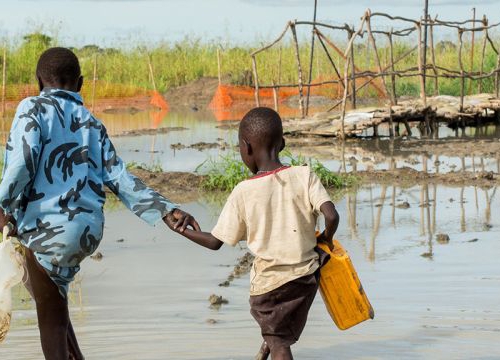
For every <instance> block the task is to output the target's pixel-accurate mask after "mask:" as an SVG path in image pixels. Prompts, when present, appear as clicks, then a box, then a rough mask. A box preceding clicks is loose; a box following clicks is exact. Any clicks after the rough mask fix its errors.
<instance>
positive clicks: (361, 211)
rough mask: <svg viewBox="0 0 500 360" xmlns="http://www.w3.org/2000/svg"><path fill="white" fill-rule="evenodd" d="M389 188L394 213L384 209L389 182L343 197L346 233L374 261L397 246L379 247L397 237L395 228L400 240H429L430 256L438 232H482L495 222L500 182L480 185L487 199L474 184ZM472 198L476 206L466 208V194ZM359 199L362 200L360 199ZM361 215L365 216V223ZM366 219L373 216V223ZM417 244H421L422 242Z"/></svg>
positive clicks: (467, 197)
mask: <svg viewBox="0 0 500 360" xmlns="http://www.w3.org/2000/svg"><path fill="white" fill-rule="evenodd" d="M390 187H391V188H392V190H391V193H392V195H391V203H390V204H389V206H390V212H386V211H385V210H386V208H387V204H386V198H387V191H388V188H389V186H387V185H381V186H376V187H374V186H373V185H370V186H368V187H364V188H362V189H360V190H359V191H358V192H356V193H349V194H347V195H346V196H345V207H346V211H345V214H346V217H347V219H346V220H345V221H346V224H347V225H348V228H349V231H348V238H350V239H351V240H356V241H359V242H361V243H362V244H366V246H364V247H365V248H366V249H367V250H366V257H367V259H368V260H370V261H376V260H377V258H378V257H379V256H382V257H383V258H385V257H387V256H390V254H391V252H393V251H395V249H394V248H389V249H387V248H386V247H382V248H378V246H377V243H378V242H379V241H380V239H381V238H382V239H384V238H385V237H386V236H390V237H394V235H393V234H394V233H393V231H397V234H399V235H400V236H401V238H400V239H401V240H404V239H408V240H410V241H411V242H414V241H421V242H422V243H425V244H426V246H427V249H426V250H425V252H424V253H423V256H425V257H429V258H432V256H433V241H434V238H435V236H436V234H438V233H444V234H448V233H467V232H480V231H484V230H488V229H489V228H490V227H491V226H492V225H491V208H492V203H493V201H494V199H495V194H496V192H497V187H493V188H490V189H482V192H483V193H484V197H483V198H481V197H479V196H476V194H477V190H478V189H477V188H476V187H473V186H470V187H461V188H450V187H445V186H441V185H437V184H422V185H419V186H413V187H411V188H398V187H397V186H390ZM438 194H439V197H438ZM473 197H474V199H475V202H476V204H477V207H476V206H474V207H470V206H469V207H467V206H466V204H467V203H469V200H468V199H469V198H470V199H471V200H472V198H473ZM359 198H362V199H364V200H363V201H361V202H360V201H359ZM456 205H458V206H456ZM359 219H362V220H361V223H359V222H358V220H359ZM368 219H371V221H370V222H369V223H368V222H367V220H368ZM368 224H369V225H368ZM382 241H385V239H384V240H382ZM414 244H415V245H418V242H416V243H414ZM400 245H401V243H400V244H398V245H397V246H400ZM397 246H396V247H397Z"/></svg>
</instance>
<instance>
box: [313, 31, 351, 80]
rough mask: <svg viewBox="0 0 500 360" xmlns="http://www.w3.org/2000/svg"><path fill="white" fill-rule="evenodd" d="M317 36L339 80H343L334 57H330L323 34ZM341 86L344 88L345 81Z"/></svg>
mask: <svg viewBox="0 0 500 360" xmlns="http://www.w3.org/2000/svg"><path fill="white" fill-rule="evenodd" d="M316 35H317V36H318V41H319V43H320V44H321V47H322V48H323V50H324V51H325V54H326V57H327V58H328V61H329V62H330V64H331V65H332V67H333V70H334V71H335V74H337V78H338V79H339V80H341V79H342V76H340V73H339V70H338V69H337V66H336V65H335V62H334V61H333V59H332V56H331V55H330V52H329V51H328V49H327V48H326V45H325V43H324V42H323V39H322V38H321V34H320V33H318V32H317V33H316ZM340 84H342V86H344V82H343V81H341V82H340Z"/></svg>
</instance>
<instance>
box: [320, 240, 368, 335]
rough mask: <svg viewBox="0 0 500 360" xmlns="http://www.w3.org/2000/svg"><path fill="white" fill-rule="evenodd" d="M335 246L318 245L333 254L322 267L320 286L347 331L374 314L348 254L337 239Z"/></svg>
mask: <svg viewBox="0 0 500 360" xmlns="http://www.w3.org/2000/svg"><path fill="white" fill-rule="evenodd" d="M333 245H334V248H333V251H332V250H330V248H329V247H328V245H327V244H325V243H322V242H318V247H319V248H321V249H322V250H323V251H325V252H326V253H327V254H329V255H330V260H329V261H328V262H327V263H326V264H325V265H324V266H323V267H322V268H321V276H320V280H319V289H320V293H321V296H322V297H323V301H324V302H325V305H326V308H327V310H328V312H329V313H330V316H331V317H332V319H333V321H334V322H335V325H337V327H338V328H339V329H340V330H346V329H349V328H350V327H352V326H354V325H356V324H359V323H360V322H362V321H365V320H368V319H373V318H374V316H375V313H374V311H373V308H372V306H371V304H370V301H369V300H368V297H367V296H366V294H365V292H364V290H363V286H362V285H361V282H360V281H359V278H358V274H357V273H356V270H355V269H354V266H353V265H352V262H351V259H350V257H349V255H348V254H347V252H346V251H345V249H344V248H343V247H342V245H340V243H339V242H338V241H337V240H334V241H333Z"/></svg>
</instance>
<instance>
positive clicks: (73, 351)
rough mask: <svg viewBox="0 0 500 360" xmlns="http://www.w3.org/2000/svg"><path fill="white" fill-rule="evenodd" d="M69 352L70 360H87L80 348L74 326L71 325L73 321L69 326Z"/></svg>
mask: <svg viewBox="0 0 500 360" xmlns="http://www.w3.org/2000/svg"><path fill="white" fill-rule="evenodd" d="M68 350H69V359H70V360H85V357H84V356H83V354H82V352H81V350H80V347H79V346H78V341H77V340H76V335H75V331H74V330H73V325H71V319H70V320H69V324H68Z"/></svg>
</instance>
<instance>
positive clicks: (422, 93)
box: [416, 19, 430, 133]
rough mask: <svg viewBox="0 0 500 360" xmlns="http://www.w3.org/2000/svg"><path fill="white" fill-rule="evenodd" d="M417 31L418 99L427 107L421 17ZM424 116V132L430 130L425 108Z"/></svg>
mask: <svg viewBox="0 0 500 360" xmlns="http://www.w3.org/2000/svg"><path fill="white" fill-rule="evenodd" d="M416 26H417V31H418V56H417V61H418V72H419V74H420V99H421V100H422V105H423V106H424V109H426V108H427V95H426V93H425V70H424V68H423V65H422V61H423V50H422V45H423V44H422V19H421V20H420V22H418V23H417V25H416ZM424 117H425V132H426V133H427V131H429V130H430V122H429V115H428V114H427V110H424Z"/></svg>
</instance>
